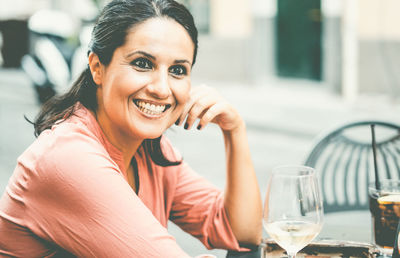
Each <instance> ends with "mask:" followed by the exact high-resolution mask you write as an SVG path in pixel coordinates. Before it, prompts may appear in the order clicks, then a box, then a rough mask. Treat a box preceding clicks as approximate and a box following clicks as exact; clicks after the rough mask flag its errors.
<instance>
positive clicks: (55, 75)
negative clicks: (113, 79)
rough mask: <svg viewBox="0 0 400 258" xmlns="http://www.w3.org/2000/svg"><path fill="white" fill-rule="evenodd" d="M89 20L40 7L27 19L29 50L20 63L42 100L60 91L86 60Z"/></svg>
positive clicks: (39, 99)
mask: <svg viewBox="0 0 400 258" xmlns="http://www.w3.org/2000/svg"><path fill="white" fill-rule="evenodd" d="M91 28H92V21H87V22H85V21H79V20H76V19H74V18H73V17H72V16H71V15H69V14H68V13H67V12H63V11H60V10H40V11H37V12H35V13H34V14H33V15H32V16H31V17H30V18H29V20H28V29H29V33H30V50H29V53H28V54H27V55H25V56H23V58H22V60H21V67H22V69H23V70H24V71H25V73H26V74H27V75H28V77H29V78H30V79H31V81H32V84H33V87H34V89H35V92H36V95H37V99H38V101H39V102H40V103H41V104H42V103H44V102H46V101H47V100H48V99H49V98H51V97H52V96H54V95H56V94H61V93H63V92H64V91H65V90H66V89H67V87H68V86H69V84H70V82H71V81H72V80H74V79H75V78H76V77H77V76H78V75H79V73H80V72H81V71H82V70H83V69H84V68H85V65H86V64H87V60H86V54H87V46H88V44H89V40H90V33H91Z"/></svg>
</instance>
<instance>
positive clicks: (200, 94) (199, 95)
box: [175, 91, 207, 125]
mask: <svg viewBox="0 0 400 258" xmlns="http://www.w3.org/2000/svg"><path fill="white" fill-rule="evenodd" d="M206 95H207V92H205V91H193V92H191V96H190V99H189V101H188V102H187V103H186V105H185V107H184V108H183V111H182V113H181V115H180V116H179V118H178V120H177V121H176V123H175V124H176V125H181V124H182V123H183V122H184V121H185V119H186V116H187V115H188V113H189V111H190V110H191V109H192V107H193V105H194V103H196V102H197V101H198V100H199V99H201V98H203V97H205V96H206Z"/></svg>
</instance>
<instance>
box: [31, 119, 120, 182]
mask: <svg viewBox="0 0 400 258" xmlns="http://www.w3.org/2000/svg"><path fill="white" fill-rule="evenodd" d="M36 145H37V149H38V151H37V155H38V157H37V167H38V169H39V171H40V173H41V174H42V175H46V176H50V177H54V176H62V177H63V178H68V177H82V176H84V175H85V174H90V173H93V172H95V171H99V170H100V169H101V168H105V167H107V168H111V167H112V168H114V169H117V165H116V164H115V163H114V162H113V160H112V159H111V157H110V156H109V154H108V152H107V151H106V149H105V146H103V145H102V143H101V141H100V140H99V139H98V138H97V137H96V136H95V135H93V134H92V133H91V132H90V130H88V129H86V128H85V127H84V126H82V125H81V124H76V123H68V122H65V123H62V124H60V125H58V126H57V127H56V128H54V129H52V130H51V131H49V132H44V134H43V135H42V134H41V135H40V136H39V138H38V139H37V142H36Z"/></svg>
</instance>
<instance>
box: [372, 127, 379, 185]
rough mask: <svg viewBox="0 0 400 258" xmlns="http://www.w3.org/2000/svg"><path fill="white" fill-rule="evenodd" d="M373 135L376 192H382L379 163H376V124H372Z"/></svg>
mask: <svg viewBox="0 0 400 258" xmlns="http://www.w3.org/2000/svg"><path fill="white" fill-rule="evenodd" d="M371 134H372V153H373V156H374V170H375V188H376V190H380V188H381V187H380V183H379V173H378V163H377V162H376V141H375V124H371Z"/></svg>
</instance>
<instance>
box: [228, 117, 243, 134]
mask: <svg viewBox="0 0 400 258" xmlns="http://www.w3.org/2000/svg"><path fill="white" fill-rule="evenodd" d="M222 132H223V134H224V136H235V135H238V134H242V133H245V132H246V123H245V122H244V120H243V119H240V121H239V122H238V124H237V125H236V126H235V127H232V128H230V129H229V130H222Z"/></svg>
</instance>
